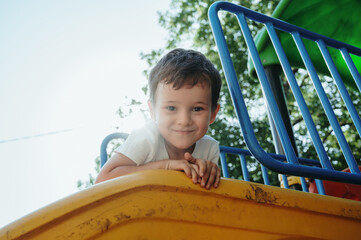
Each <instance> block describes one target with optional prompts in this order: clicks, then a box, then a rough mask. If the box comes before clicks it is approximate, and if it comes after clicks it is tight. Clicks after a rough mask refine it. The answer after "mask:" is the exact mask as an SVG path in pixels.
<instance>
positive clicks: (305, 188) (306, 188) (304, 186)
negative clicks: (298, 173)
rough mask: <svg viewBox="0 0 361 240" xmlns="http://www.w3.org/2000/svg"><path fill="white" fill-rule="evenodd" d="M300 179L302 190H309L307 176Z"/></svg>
mask: <svg viewBox="0 0 361 240" xmlns="http://www.w3.org/2000/svg"><path fill="white" fill-rule="evenodd" d="M300 180H301V186H302V191H304V192H308V186H307V182H306V180H305V178H304V177H300Z"/></svg>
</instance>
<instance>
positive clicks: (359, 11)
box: [248, 0, 361, 87]
mask: <svg viewBox="0 0 361 240" xmlns="http://www.w3.org/2000/svg"><path fill="white" fill-rule="evenodd" d="M272 17H274V18H278V19H281V20H283V21H286V22H288V23H291V24H293V25H296V26H299V27H302V28H305V29H307V30H310V31H312V32H316V33H319V34H321V35H324V36H327V37H330V38H333V39H336V40H338V41H341V42H344V43H348V44H350V45H353V46H355V47H358V48H361V24H360V23H361V0H305V1H301V0H281V2H280V3H279V4H278V5H277V7H276V9H275V11H274V12H273V14H272ZM278 33H279V34H278V35H279V38H280V41H281V44H282V46H283V47H284V50H285V52H286V55H287V58H288V60H289V62H290V64H291V66H292V67H296V68H304V64H303V62H302V59H301V57H300V55H299V53H298V50H297V48H296V46H295V44H294V41H293V39H292V37H291V35H290V34H288V33H284V32H281V31H279V32H278ZM255 41H256V45H257V49H258V51H259V54H260V57H261V60H262V62H263V65H264V66H268V65H272V64H279V61H278V58H277V55H276V53H275V51H274V49H273V46H272V43H271V41H270V39H269V37H268V34H267V31H266V30H265V29H262V30H261V31H260V32H259V33H258V34H257V36H256V37H255ZM304 44H305V46H306V49H307V50H308V53H309V55H310V57H311V59H312V62H313V64H314V66H315V68H316V70H317V72H318V73H321V74H324V75H330V73H329V70H328V68H327V66H326V64H325V62H324V60H323V58H322V55H321V52H320V51H319V49H318V47H317V44H316V43H314V42H313V41H310V40H307V39H304ZM285 46H294V47H285ZM329 51H330V54H331V56H332V58H333V60H334V62H335V64H336V67H337V69H338V70H339V73H340V75H341V77H342V79H343V81H344V82H345V83H346V84H347V85H349V86H352V87H355V83H354V80H353V78H352V76H351V74H350V72H349V70H348V68H347V66H346V64H345V62H344V60H343V58H342V56H341V53H339V51H338V50H336V49H330V48H329ZM351 57H352V59H353V60H354V63H355V65H356V67H357V69H358V71H359V72H360V73H361V58H360V57H358V56H354V55H351ZM248 67H249V69H250V71H251V73H252V74H253V72H254V66H253V63H252V61H251V60H249V61H248Z"/></svg>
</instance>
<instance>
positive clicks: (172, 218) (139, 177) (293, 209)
mask: <svg viewBox="0 0 361 240" xmlns="http://www.w3.org/2000/svg"><path fill="white" fill-rule="evenodd" d="M5 239H44V240H50V239H67V240H70V239H361V203H360V202H357V201H352V200H347V199H341V198H335V197H330V196H321V195H317V194H312V193H304V192H299V191H295V190H288V189H281V188H277V187H272V186H265V185H262V184H256V183H251V182H245V181H239V180H231V179H222V180H221V184H220V186H219V188H218V189H212V190H205V189H202V188H201V187H200V186H199V185H195V184H193V183H192V182H191V180H190V179H189V178H187V177H186V176H185V174H184V173H181V172H176V171H165V170H152V171H143V172H138V173H135V174H130V175H127V176H123V177H119V178H116V179H113V180H110V181H107V182H104V183H101V184H98V185H96V186H93V187H91V188H88V189H86V190H83V191H80V192H78V193H76V194H73V195H71V196H69V197H67V198H64V199H62V200H59V201H57V202H55V203H53V204H51V205H49V206H46V207H44V208H42V209H40V210H38V211H36V212H34V213H32V214H30V215H28V216H26V217H24V218H22V219H19V220H18V221H16V222H14V223H11V224H9V225H7V226H5V227H4V228H2V229H0V240H5Z"/></svg>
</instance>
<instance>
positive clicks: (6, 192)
mask: <svg viewBox="0 0 361 240" xmlns="http://www.w3.org/2000/svg"><path fill="white" fill-rule="evenodd" d="M169 4H170V0H157V1H151V0H137V1H126V0H103V1H95V0H76V1H74V0H62V1H49V0H31V1H26V0H18V1H10V0H8V1H6V0H0V165H1V167H0V190H1V197H0V213H1V214H0V228H1V227H3V226H4V225H6V224H9V223H10V222H12V221H14V220H16V219H18V218H21V217H22V216H24V215H26V214H28V213H31V212H33V211H35V210H37V209H39V208H41V207H44V206H45V205H47V204H50V203H52V202H54V201H57V200H59V199H61V198H64V197H66V196H68V195H70V194H72V193H75V192H77V191H78V190H77V181H78V180H83V181H85V180H87V179H88V175H89V173H92V174H95V171H94V167H95V163H94V160H95V158H96V157H97V156H98V155H99V148H100V143H101V141H102V139H103V138H104V137H105V136H106V135H108V134H110V133H112V132H115V131H117V130H116V127H117V126H119V131H122V132H129V131H131V129H132V128H134V127H136V126H137V125H139V124H142V123H143V117H142V116H141V115H140V113H137V112H136V113H135V114H133V116H132V117H130V118H129V119H127V120H122V121H121V120H120V118H119V117H117V113H116V112H117V110H118V108H119V106H122V105H123V104H124V103H126V102H127V98H126V97H128V98H136V99H138V100H141V101H143V102H145V101H146V96H144V94H143V92H142V90H141V88H142V87H143V86H144V85H145V84H146V77H145V76H144V75H143V70H145V69H147V68H148V65H147V63H146V62H145V61H143V60H141V59H140V53H141V52H144V53H149V52H150V51H151V50H153V49H159V48H162V47H164V45H165V41H166V36H167V32H166V31H165V30H164V29H162V28H161V27H160V26H159V24H158V15H157V11H161V12H164V11H166V10H167V9H169Z"/></svg>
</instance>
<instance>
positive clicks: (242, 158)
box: [239, 154, 250, 182]
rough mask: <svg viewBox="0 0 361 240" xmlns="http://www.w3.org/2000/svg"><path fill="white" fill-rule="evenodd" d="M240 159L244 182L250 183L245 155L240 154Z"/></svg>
mask: <svg viewBox="0 0 361 240" xmlns="http://www.w3.org/2000/svg"><path fill="white" fill-rule="evenodd" d="M239 157H240V162H241V167H242V175H243V180H245V181H248V182H249V181H250V179H249V173H248V168H247V161H246V157H245V155H244V154H239Z"/></svg>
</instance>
